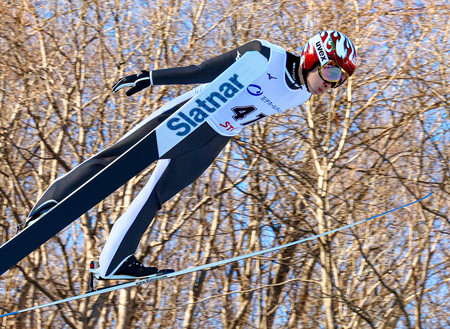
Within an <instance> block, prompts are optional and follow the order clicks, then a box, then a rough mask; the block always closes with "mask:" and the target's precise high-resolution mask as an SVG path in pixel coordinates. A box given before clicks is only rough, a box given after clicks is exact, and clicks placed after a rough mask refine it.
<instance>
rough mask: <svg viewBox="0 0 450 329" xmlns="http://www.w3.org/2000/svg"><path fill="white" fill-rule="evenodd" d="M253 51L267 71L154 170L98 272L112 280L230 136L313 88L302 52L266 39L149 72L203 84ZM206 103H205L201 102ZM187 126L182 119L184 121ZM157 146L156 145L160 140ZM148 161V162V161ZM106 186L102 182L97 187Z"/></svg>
mask: <svg viewBox="0 0 450 329" xmlns="http://www.w3.org/2000/svg"><path fill="white" fill-rule="evenodd" d="M247 51H258V52H260V53H261V54H263V55H264V56H265V57H266V58H267V59H268V64H269V65H268V69H267V71H266V72H265V73H264V74H263V75H261V76H260V77H259V78H257V79H256V80H255V81H254V82H253V83H252V84H250V85H249V86H247V88H246V91H245V92H242V93H241V94H240V95H239V96H238V97H236V98H235V99H233V100H232V101H231V102H228V103H227V104H225V105H224V106H223V107H222V108H221V109H219V110H218V111H217V112H215V113H214V114H213V115H211V116H210V117H209V118H208V119H207V120H206V121H205V122H204V123H202V124H201V126H200V127H198V128H197V129H196V130H195V131H194V132H193V133H192V134H190V135H189V136H187V137H186V138H185V139H184V140H182V141H181V142H180V143H179V144H178V145H177V146H175V147H174V149H172V150H171V151H169V152H168V153H167V154H166V155H164V156H163V157H162V158H161V159H159V160H158V162H157V165H156V168H155V170H154V171H153V173H152V175H151V177H150V179H149V181H148V182H147V184H146V185H145V186H144V188H143V189H142V191H140V192H139V194H138V195H137V196H136V198H135V199H134V200H133V202H132V203H131V205H130V207H128V209H127V210H126V211H125V212H124V213H123V214H122V215H121V216H120V217H119V219H117V221H116V222H115V224H114V226H113V228H112V230H111V232H110V236H109V237H108V240H107V241H106V244H105V246H104V248H103V250H102V253H101V255H100V260H99V263H100V275H101V276H102V277H103V278H108V277H109V276H111V275H112V274H114V272H115V271H116V270H117V269H118V268H119V267H120V265H121V264H122V263H123V262H124V261H125V260H126V259H127V258H128V257H129V256H131V255H132V254H134V252H135V251H136V249H137V247H138V245H139V241H140V239H141V237H142V235H143V234H144V232H145V230H146V229H147V228H148V226H149V225H150V223H151V221H152V220H153V218H154V216H155V214H156V212H157V211H158V210H159V209H161V207H162V205H163V203H164V202H166V201H167V200H169V199H170V198H172V197H173V196H174V195H175V194H176V193H178V192H180V191H181V190H183V189H184V188H185V187H186V186H188V185H190V184H191V183H192V182H193V181H195V180H196V179H197V178H198V177H199V176H200V175H201V174H202V173H203V172H204V171H205V170H206V169H207V168H208V167H209V166H210V165H211V163H212V162H213V161H214V159H215V158H216V157H217V156H218V154H219V153H220V152H221V151H222V149H223V148H224V147H225V146H226V144H227V143H228V141H229V140H230V139H231V138H232V137H233V136H234V135H236V134H238V133H239V132H240V131H241V130H242V129H243V128H244V127H246V126H248V125H250V124H252V123H255V122H257V121H259V120H261V119H263V118H265V117H267V116H269V115H272V114H277V113H281V112H283V111H285V110H286V109H289V108H291V107H294V106H297V105H300V104H303V103H304V102H306V101H307V100H308V99H309V98H310V96H311V94H310V93H309V91H308V90H307V88H306V86H304V85H303V86H302V85H301V83H300V77H299V75H298V72H299V67H300V58H299V57H298V56H296V55H293V54H292V53H289V52H287V51H285V50H284V49H283V48H281V47H279V46H276V45H273V44H271V43H269V42H267V41H263V40H254V41H251V42H249V43H247V44H245V45H243V46H241V47H238V48H236V49H234V50H232V51H229V52H226V53H224V54H222V55H220V56H217V57H214V58H212V59H209V60H207V61H205V62H203V63H202V64H200V65H198V66H195V65H191V66H187V67H180V68H170V69H163V70H154V71H151V72H150V82H151V84H152V85H171V84H205V83H208V82H211V81H213V80H214V79H215V78H216V77H217V76H218V75H220V74H221V73H222V72H223V71H224V70H225V69H227V68H228V67H229V66H231V65H232V64H233V63H234V62H235V61H236V60H239V58H240V56H242V55H243V54H244V53H245V52H247ZM204 87H205V85H200V86H198V87H196V88H194V89H192V90H191V91H188V92H187V93H184V94H182V95H181V96H179V97H177V98H175V99H173V100H171V101H170V102H168V103H167V104H165V105H163V106H162V107H161V108H159V109H158V110H157V111H155V112H154V113H152V114H151V115H150V116H149V117H148V118H146V119H145V120H144V121H143V122H141V123H140V124H139V125H138V126H136V127H134V128H133V129H132V130H131V131H129V132H128V133H127V134H126V135H124V136H123V137H122V138H121V139H120V140H119V141H118V142H117V143H115V144H113V145H112V146H110V147H108V148H106V149H104V150H102V151H100V152H99V153H98V154H96V155H95V156H93V157H92V158H90V159H88V160H86V161H84V162H83V163H81V164H80V165H78V166H77V167H75V168H74V169H72V170H71V171H70V172H68V173H67V174H65V175H64V176H62V177H61V178H59V179H57V180H55V182H54V183H53V184H52V185H51V186H50V187H49V188H48V189H47V190H46V192H45V193H44V195H43V196H42V197H41V198H40V200H39V201H38V203H37V204H36V205H35V206H34V208H33V209H32V212H33V210H34V209H36V208H37V207H39V206H40V205H42V204H43V203H45V202H47V201H48V200H55V201H60V200H62V199H63V198H64V197H66V196H67V195H68V194H70V192H71V191H73V190H74V189H76V188H77V187H79V186H80V185H82V184H83V182H85V181H86V180H88V179H89V178H90V177H92V176H93V175H95V174H96V173H97V172H98V171H99V170H101V169H102V168H103V167H105V166H106V165H108V164H109V163H110V162H111V161H113V160H114V159H115V158H116V157H117V156H119V155H120V154H122V152H124V151H125V150H126V149H128V147H130V146H131V145H133V144H134V143H135V142H136V141H138V140H140V139H141V138H142V137H143V136H145V135H146V134H148V133H149V132H151V131H152V130H153V129H154V128H155V127H157V126H158V125H159V124H161V123H162V122H163V121H164V120H165V119H167V118H168V117H169V116H170V115H171V114H172V113H173V112H175V111H176V110H177V109H178V108H180V107H181V106H182V105H184V104H185V103H186V102H187V101H188V100H189V99H191V98H192V97H193V96H194V95H196V94H197V93H200V92H201V91H202V90H203V89H204ZM199 106H200V107H202V106H204V107H207V106H208V104H206V102H205V103H204V104H199ZM178 128H179V129H180V130H181V129H183V127H182V125H180V126H179V127H178ZM155 147H156V145H155ZM149 165H150V163H149ZM99 188H101V186H99Z"/></svg>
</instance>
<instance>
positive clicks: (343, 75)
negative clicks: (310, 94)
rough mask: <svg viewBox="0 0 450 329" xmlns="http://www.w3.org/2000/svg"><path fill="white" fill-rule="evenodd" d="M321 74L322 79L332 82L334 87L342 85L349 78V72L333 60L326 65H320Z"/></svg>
mask: <svg viewBox="0 0 450 329" xmlns="http://www.w3.org/2000/svg"><path fill="white" fill-rule="evenodd" d="M319 74H320V77H321V78H322V80H324V81H325V82H328V83H331V86H332V87H333V88H336V87H338V86H340V85H341V84H343V83H344V81H345V80H347V78H348V74H347V72H345V70H344V69H343V68H342V67H340V66H339V65H337V64H336V63H335V62H333V61H331V60H330V61H329V62H328V63H326V64H325V65H324V66H321V67H319Z"/></svg>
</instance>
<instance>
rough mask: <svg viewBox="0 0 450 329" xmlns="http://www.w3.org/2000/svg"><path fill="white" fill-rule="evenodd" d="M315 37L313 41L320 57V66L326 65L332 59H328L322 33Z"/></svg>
mask: <svg viewBox="0 0 450 329" xmlns="http://www.w3.org/2000/svg"><path fill="white" fill-rule="evenodd" d="M313 38H314V39H315V40H312V41H313V44H314V48H315V50H316V54H317V57H319V61H320V66H324V65H325V64H326V63H328V62H329V61H330V60H329V59H328V55H327V53H326V51H325V47H324V46H323V43H322V39H321V37H320V35H318V34H316V35H315V36H314V37H313Z"/></svg>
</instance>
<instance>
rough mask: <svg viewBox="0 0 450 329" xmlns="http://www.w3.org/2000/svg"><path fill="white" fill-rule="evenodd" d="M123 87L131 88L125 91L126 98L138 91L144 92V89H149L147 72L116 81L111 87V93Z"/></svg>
mask: <svg viewBox="0 0 450 329" xmlns="http://www.w3.org/2000/svg"><path fill="white" fill-rule="evenodd" d="M124 87H131V88H130V89H128V90H127V92H126V94H127V96H131V95H133V94H135V93H137V92H138V91H141V90H144V89H145V88H148V87H150V74H149V72H148V71H145V70H144V71H142V72H141V73H138V74H133V75H129V76H127V77H123V78H122V79H120V80H119V81H117V82H116V83H115V84H114V86H113V87H112V91H113V93H115V92H117V91H118V90H119V89H122V88H124Z"/></svg>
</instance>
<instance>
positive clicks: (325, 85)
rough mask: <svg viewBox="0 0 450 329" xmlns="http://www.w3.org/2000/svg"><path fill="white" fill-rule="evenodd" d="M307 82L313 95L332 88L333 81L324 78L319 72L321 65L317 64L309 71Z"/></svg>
mask: <svg viewBox="0 0 450 329" xmlns="http://www.w3.org/2000/svg"><path fill="white" fill-rule="evenodd" d="M306 80H307V81H306V82H307V84H308V89H309V92H310V93H311V94H313V95H320V94H323V93H324V92H326V91H328V90H329V89H330V88H331V85H332V84H331V83H330V82H327V81H325V80H323V79H322V78H321V76H320V74H319V66H318V65H316V67H315V68H314V69H312V70H311V71H309V73H308V75H307V77H306Z"/></svg>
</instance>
